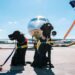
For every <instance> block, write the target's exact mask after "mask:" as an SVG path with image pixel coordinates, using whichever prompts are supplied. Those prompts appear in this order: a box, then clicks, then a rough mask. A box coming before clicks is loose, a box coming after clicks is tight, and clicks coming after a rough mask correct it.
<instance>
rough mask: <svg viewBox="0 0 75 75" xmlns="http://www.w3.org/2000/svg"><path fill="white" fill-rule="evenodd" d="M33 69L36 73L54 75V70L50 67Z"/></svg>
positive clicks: (38, 74) (37, 74)
mask: <svg viewBox="0 0 75 75" xmlns="http://www.w3.org/2000/svg"><path fill="white" fill-rule="evenodd" d="M34 71H35V73H36V75H55V74H54V72H53V71H52V70H51V69H46V68H43V69H39V68H34Z"/></svg>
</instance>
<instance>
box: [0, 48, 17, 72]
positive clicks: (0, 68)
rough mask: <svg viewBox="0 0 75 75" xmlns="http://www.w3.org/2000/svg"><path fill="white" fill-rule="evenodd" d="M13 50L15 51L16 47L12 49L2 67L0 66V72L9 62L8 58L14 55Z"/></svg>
mask: <svg viewBox="0 0 75 75" xmlns="http://www.w3.org/2000/svg"><path fill="white" fill-rule="evenodd" d="M15 49H16V47H15V48H14V49H13V51H12V52H11V53H10V55H9V56H8V57H7V59H6V60H5V61H4V63H3V64H2V65H0V71H2V67H3V66H4V65H5V64H6V63H7V61H8V60H9V58H10V57H11V56H12V54H13V53H14V51H15Z"/></svg>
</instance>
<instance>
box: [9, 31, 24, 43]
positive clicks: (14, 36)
mask: <svg viewBox="0 0 75 75" xmlns="http://www.w3.org/2000/svg"><path fill="white" fill-rule="evenodd" d="M8 37H9V39H10V40H17V41H18V42H20V43H21V42H23V41H24V40H25V37H24V35H23V34H21V32H20V31H14V32H13V33H12V34H10V35H8Z"/></svg>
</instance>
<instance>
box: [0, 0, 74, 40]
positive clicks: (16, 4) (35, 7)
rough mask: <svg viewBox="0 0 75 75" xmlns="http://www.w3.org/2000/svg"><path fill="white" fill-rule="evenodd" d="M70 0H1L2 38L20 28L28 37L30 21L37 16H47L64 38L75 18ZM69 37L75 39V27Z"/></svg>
mask: <svg viewBox="0 0 75 75" xmlns="http://www.w3.org/2000/svg"><path fill="white" fill-rule="evenodd" d="M69 1H70V0H0V39H8V35H9V34H11V33H13V31H15V30H20V31H21V32H23V33H24V34H25V36H26V37H27V38H30V34H29V32H28V23H29V21H30V20H31V19H32V18H34V17H36V16H39V15H40V16H44V17H46V18H47V19H48V20H49V21H50V23H51V24H52V25H53V26H54V30H56V31H57V35H56V36H55V37H54V38H58V39H59V38H61V39H63V37H64V35H65V33H66V32H67V30H68V29H69V27H70V26H71V25H72V23H73V21H74V20H75V9H74V8H72V7H71V6H70V4H69ZM67 38H71V39H73V38H74V39H75V27H74V28H73V29H72V31H71V32H70V34H69V35H68V36H67Z"/></svg>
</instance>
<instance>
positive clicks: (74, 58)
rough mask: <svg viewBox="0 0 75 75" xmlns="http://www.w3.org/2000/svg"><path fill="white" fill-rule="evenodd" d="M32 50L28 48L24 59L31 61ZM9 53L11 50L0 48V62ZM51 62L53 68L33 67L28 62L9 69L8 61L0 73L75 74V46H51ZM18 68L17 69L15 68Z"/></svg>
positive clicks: (24, 74) (22, 74)
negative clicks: (19, 66)
mask: <svg viewBox="0 0 75 75" xmlns="http://www.w3.org/2000/svg"><path fill="white" fill-rule="evenodd" d="M34 52H35V51H34V50H28V51H27V52H26V61H30V62H33V57H34ZM10 53H11V50H9V49H8V50H0V64H2V63H3V62H4V60H5V59H6V58H7V57H8V55H9V54H10ZM51 60H52V64H53V65H54V68H52V69H48V68H33V67H31V66H30V64H27V65H26V66H24V68H21V70H19V69H20V68H15V70H12V71H10V62H11V58H10V59H9V61H8V62H7V63H6V64H5V65H4V66H3V67H2V69H3V70H2V71H0V75H75V46H72V47H53V50H52V55H51ZM17 69H18V70H17Z"/></svg>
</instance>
